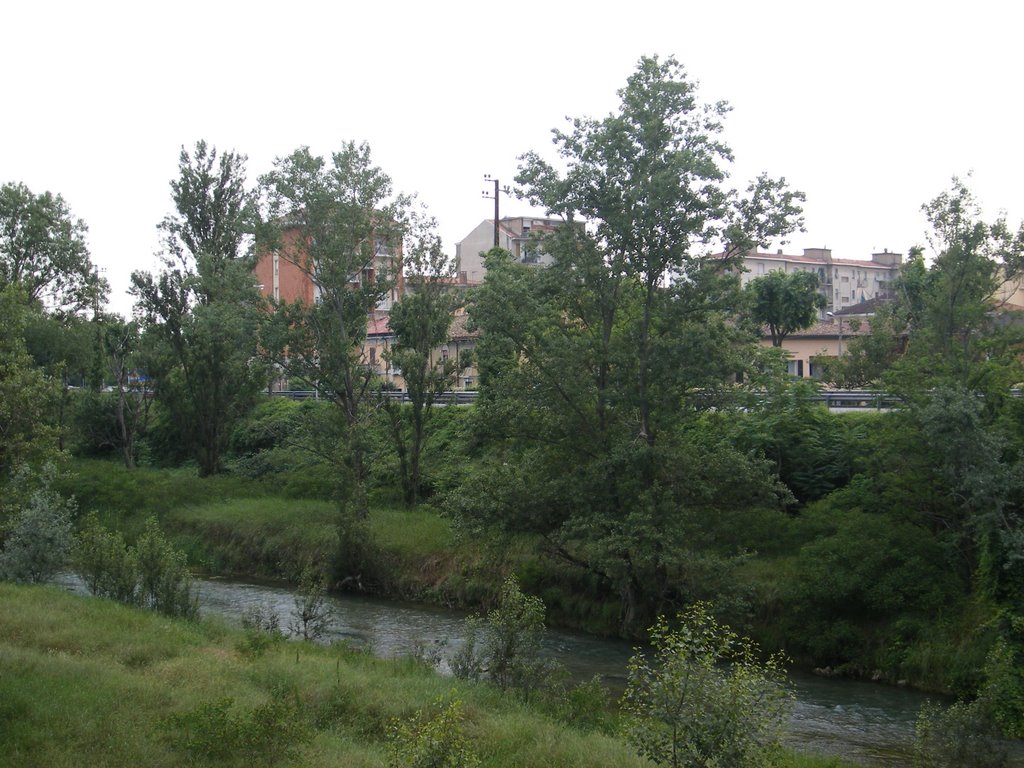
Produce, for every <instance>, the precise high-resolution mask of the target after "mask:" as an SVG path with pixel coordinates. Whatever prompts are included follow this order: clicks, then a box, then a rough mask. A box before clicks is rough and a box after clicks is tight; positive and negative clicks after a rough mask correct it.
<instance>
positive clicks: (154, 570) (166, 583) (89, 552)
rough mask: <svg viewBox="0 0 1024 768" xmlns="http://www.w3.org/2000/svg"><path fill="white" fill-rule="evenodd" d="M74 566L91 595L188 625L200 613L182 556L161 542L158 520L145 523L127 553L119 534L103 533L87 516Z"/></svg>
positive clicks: (76, 551)
mask: <svg viewBox="0 0 1024 768" xmlns="http://www.w3.org/2000/svg"><path fill="white" fill-rule="evenodd" d="M74 562H75V568H76V571H77V573H78V574H79V575H80V576H81V577H82V578H83V579H84V580H85V583H86V586H87V587H88V588H89V591H90V592H92V593H93V594H96V595H101V596H103V597H110V598H113V599H115V600H119V601H120V602H123V603H128V604H131V605H139V606H141V607H143V608H151V609H153V610H155V611H159V612H160V613H163V614H165V615H167V616H180V617H183V618H187V619H191V618H195V617H196V616H197V615H198V613H199V599H198V596H197V595H196V594H195V593H194V590H193V588H192V575H191V574H190V573H189V571H188V568H187V566H186V564H185V554H184V553H183V552H180V551H178V550H176V549H174V547H173V546H171V543H170V542H169V541H167V539H166V538H164V535H163V533H162V532H161V531H160V527H159V526H158V525H157V522H156V518H153V517H151V518H149V519H148V520H147V521H146V527H145V530H144V531H143V533H142V535H141V536H140V537H139V539H138V541H136V543H135V546H134V547H126V546H125V543H124V539H123V538H122V537H121V534H120V533H111V532H108V531H106V530H105V529H104V528H103V527H102V526H101V525H100V524H99V522H98V520H97V518H96V516H95V515H90V517H89V521H88V523H87V525H86V527H85V529H84V530H83V531H82V533H81V534H80V535H79V537H78V544H77V546H76V547H75V557H74Z"/></svg>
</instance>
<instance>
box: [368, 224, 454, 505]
mask: <svg viewBox="0 0 1024 768" xmlns="http://www.w3.org/2000/svg"><path fill="white" fill-rule="evenodd" d="M410 235H411V236H410V237H407V238H406V245H407V247H406V250H405V252H404V254H403V261H404V266H405V281H406V286H407V293H406V294H405V295H404V296H403V297H402V299H401V301H399V302H398V303H397V304H396V305H395V306H394V307H393V308H392V309H391V313H390V317H389V327H390V330H391V332H392V333H394V335H395V340H394V343H393V345H392V347H391V349H390V350H389V351H388V360H389V362H390V363H391V365H392V366H394V367H395V368H397V369H398V370H401V371H402V378H403V379H404V380H405V389H406V394H407V396H408V400H409V402H408V405H402V404H401V403H398V402H396V401H394V400H391V399H385V400H384V401H383V403H384V407H385V410H386V412H387V417H388V424H389V427H390V431H391V437H392V442H393V444H394V446H395V451H396V453H397V455H398V464H399V475H400V479H401V482H402V495H403V497H404V500H405V503H406V505H407V506H414V505H415V504H416V502H417V501H418V500H419V495H420V485H421V480H422V477H421V476H422V471H421V458H422V455H423V446H424V444H425V442H426V438H427V430H428V425H429V422H430V418H431V415H432V413H433V407H434V404H435V403H436V402H437V400H438V398H439V397H441V395H442V394H444V393H445V392H447V391H450V390H451V389H452V387H453V386H454V383H455V377H456V376H457V375H458V373H459V368H460V365H464V364H465V359H464V358H463V359H461V360H458V361H457V360H456V359H455V358H454V357H448V356H447V355H445V354H444V353H442V352H441V349H442V346H443V345H444V343H445V342H446V341H447V340H448V329H449V328H450V327H451V322H452V317H453V313H454V312H455V310H456V308H457V307H458V305H459V304H460V301H461V300H460V297H459V296H458V295H457V293H456V291H457V290H458V289H457V287H456V285H455V277H456V274H455V273H456V270H455V263H454V262H453V261H452V260H451V259H450V258H448V257H447V256H446V255H445V254H444V251H443V250H442V248H441V241H440V238H439V237H437V235H435V234H434V233H433V232H432V230H431V229H430V228H429V226H428V227H427V229H426V230H424V229H423V227H422V226H419V227H415V228H413V229H412V231H411V232H410Z"/></svg>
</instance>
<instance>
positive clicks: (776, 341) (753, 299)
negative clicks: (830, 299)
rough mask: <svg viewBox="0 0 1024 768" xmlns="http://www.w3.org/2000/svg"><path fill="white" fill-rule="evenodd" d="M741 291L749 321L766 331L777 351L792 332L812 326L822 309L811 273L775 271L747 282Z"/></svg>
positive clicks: (821, 300) (823, 302) (814, 275)
mask: <svg viewBox="0 0 1024 768" xmlns="http://www.w3.org/2000/svg"><path fill="white" fill-rule="evenodd" d="M744 290H745V291H746V293H747V296H748V297H749V301H750V310H749V311H750V316H751V319H753V320H754V322H756V323H757V324H758V325H759V326H766V327H767V328H768V333H769V334H770V335H771V338H772V346H773V347H781V346H782V342H783V341H785V339H786V337H787V336H789V334H791V333H793V331H799V330H801V329H803V328H807V327H808V326H810V325H812V324H813V323H814V320H815V319H816V318H817V317H818V312H819V311H821V310H822V309H824V308H825V305H826V301H825V297H824V296H822V295H821V294H820V293H819V292H818V276H817V275H816V274H814V273H813V272H789V273H786V272H782V271H781V270H775V271H773V272H769V273H768V274H767V275H764V276H763V277H758V278H755V279H753V280H751V281H750V282H749V283H747V285H746V287H745V288H744Z"/></svg>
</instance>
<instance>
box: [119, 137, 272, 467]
mask: <svg viewBox="0 0 1024 768" xmlns="http://www.w3.org/2000/svg"><path fill="white" fill-rule="evenodd" d="M178 167H179V172H180V175H179V177H178V178H177V179H176V180H174V181H172V182H171V195H172V198H173V200H174V205H175V210H176V213H175V214H172V215H170V216H168V217H167V218H165V219H164V221H163V223H162V224H160V229H161V230H162V231H163V232H164V235H165V241H164V246H165V253H164V258H163V261H164V269H163V271H162V272H161V273H160V274H159V275H157V276H155V277H154V276H153V275H151V274H149V273H145V272H135V273H134V274H133V275H132V292H133V293H134V295H135V296H136V307H137V311H138V312H139V313H140V314H141V315H142V316H143V319H144V324H145V326H146V330H147V332H148V338H149V340H150V341H151V342H152V346H151V347H150V349H149V354H148V365H147V369H148V370H147V373H148V375H149V376H150V377H151V378H152V379H153V381H154V383H155V392H156V395H157V397H158V398H159V400H160V402H161V404H162V405H163V406H164V407H166V408H167V409H168V411H169V413H170V416H171V419H172V421H173V423H175V424H176V425H178V427H179V429H180V430H181V436H182V439H183V440H184V441H185V443H186V444H187V445H188V446H190V448H191V449H192V450H193V452H194V454H195V456H196V460H197V461H198V464H199V474H200V475H201V476H205V475H210V474H213V473H215V472H218V471H219V470H220V468H221V451H222V449H223V447H224V445H225V443H226V441H227V439H228V437H229V435H230V430H231V425H232V424H234V423H235V422H236V421H237V420H238V418H239V417H240V416H242V415H244V414H245V413H246V412H247V411H248V410H249V408H250V407H251V406H252V404H253V402H254V398H255V396H256V394H257V393H258V392H259V390H260V389H261V388H262V387H263V386H264V385H265V383H266V379H267V376H266V370H265V367H264V366H263V365H262V364H261V362H260V358H259V356H258V354H257V352H258V350H257V340H258V336H259V333H258V328H259V325H260V321H261V319H262V315H263V312H262V309H261V306H262V301H261V298H260V294H259V291H258V289H257V288H256V286H255V284H254V281H253V278H252V264H253V262H252V237H251V233H252V232H253V231H254V228H255V221H256V208H255V203H254V199H253V195H252V193H250V192H249V191H247V190H246V189H245V157H244V156H243V155H239V154H236V153H234V152H227V153H224V154H221V155H218V153H217V150H216V149H214V148H212V147H211V148H208V147H207V145H206V143H205V142H202V141H200V142H198V143H197V144H196V146H195V149H194V151H193V152H192V154H190V153H189V152H188V151H187V150H185V149H184V148H182V150H181V155H180V158H179V162H178Z"/></svg>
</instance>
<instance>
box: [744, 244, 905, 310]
mask: <svg viewBox="0 0 1024 768" xmlns="http://www.w3.org/2000/svg"><path fill="white" fill-rule="evenodd" d="M902 264H903V255H902V254H899V253H890V252H889V251H888V250H886V251H883V252H882V253H875V254H872V256H871V260H870V261H868V260H867V259H837V258H834V257H833V256H832V251H831V249H829V248H804V250H803V253H802V254H801V255H792V254H785V253H783V252H782V250H779V251H777V252H776V253H759V252H752V253H749V254H747V255H746V256H744V257H743V266H744V267H745V269H746V271H745V272H743V273H742V274H741V275H740V281H741V282H742V284H744V285H746V284H747V283H749V282H750V281H751V280H754V279H756V278H758V277H762V276H764V275H766V274H768V273H769V272H772V271H776V270H779V271H782V272H787V273H788V272H813V273H815V274H816V275H817V276H818V290H819V291H821V293H822V295H823V296H824V297H825V300H826V302H827V303H828V306H827V308H826V312H837V311H839V310H842V309H846V308H847V307H851V306H853V305H854V304H860V303H861V302H865V301H870V300H871V299H879V298H885V297H886V296H888V292H889V286H890V285H891V284H892V282H893V281H894V280H895V279H896V277H897V276H898V275H899V271H900V266H901V265H902Z"/></svg>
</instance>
